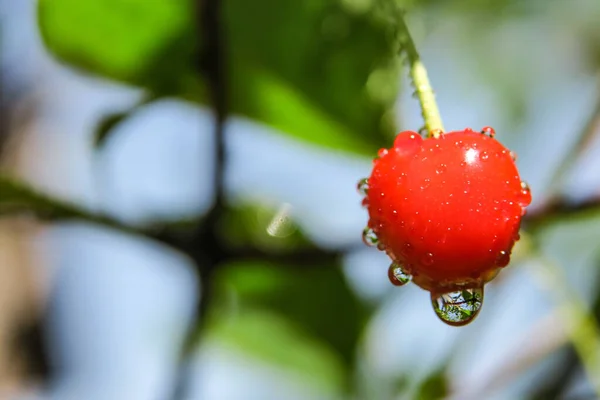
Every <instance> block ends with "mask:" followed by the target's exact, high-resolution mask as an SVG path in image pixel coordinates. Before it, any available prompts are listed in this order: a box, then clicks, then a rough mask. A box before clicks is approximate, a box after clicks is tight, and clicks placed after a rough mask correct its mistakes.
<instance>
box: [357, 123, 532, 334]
mask: <svg viewBox="0 0 600 400" xmlns="http://www.w3.org/2000/svg"><path fill="white" fill-rule="evenodd" d="M494 134H495V132H494V130H493V129H492V128H490V127H485V128H483V129H482V131H481V132H474V131H473V130H471V129H465V130H462V131H454V132H447V133H442V134H440V135H436V137H430V138H426V139H423V138H422V137H421V136H420V135H419V134H418V133H416V132H412V131H406V132H402V133H400V134H399V135H398V136H397V137H396V139H395V141H394V145H393V147H392V148H391V149H389V150H386V149H382V150H380V151H379V153H378V154H379V157H378V158H376V159H375V161H374V167H373V171H372V173H371V176H370V177H369V178H368V179H366V180H364V179H363V180H361V182H360V183H359V191H360V192H361V193H362V194H363V195H364V196H365V199H364V201H363V204H364V205H365V206H366V207H367V209H368V211H369V223H368V226H367V228H365V231H364V233H363V236H364V238H365V242H366V243H367V244H369V245H376V246H377V247H378V248H379V249H381V250H385V251H386V252H387V254H388V255H389V256H390V258H391V259H392V266H391V267H390V268H391V269H390V271H389V273H388V275H389V277H390V280H391V281H392V283H393V284H395V285H399V283H401V284H403V283H405V282H408V280H409V279H410V277H412V281H413V282H414V283H415V284H417V285H418V286H420V287H421V288H423V289H425V290H428V291H429V292H431V296H432V304H433V306H434V310H435V311H436V313H437V314H438V316H439V317H440V318H441V319H442V320H444V321H445V322H446V323H449V324H450V325H464V324H466V323H468V322H470V321H472V320H473V319H474V318H475V316H476V315H477V313H478V312H479V309H480V308H481V304H482V301H483V285H484V284H485V283H486V282H488V281H490V280H491V279H493V278H494V277H495V276H496V275H497V273H498V271H499V269H500V268H503V267H505V266H506V265H508V263H509V262H510V254H511V250H512V248H513V245H514V243H515V242H516V241H517V240H518V238H519V227H520V224H521V217H522V216H523V215H524V214H525V208H526V207H527V206H528V205H529V203H531V193H530V190H529V187H528V186H527V185H526V184H525V183H524V182H522V181H521V178H520V176H519V172H518V170H517V167H516V165H515V162H514V154H513V153H511V152H510V151H509V150H508V149H506V148H505V147H504V146H503V145H502V144H501V143H500V142H498V141H497V140H496V139H494ZM399 276H402V277H403V278H402V279H401V280H399V279H398V277H399ZM407 277H409V278H407Z"/></svg>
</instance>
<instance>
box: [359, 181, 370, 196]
mask: <svg viewBox="0 0 600 400" xmlns="http://www.w3.org/2000/svg"><path fill="white" fill-rule="evenodd" d="M356 189H357V190H358V193H360V194H361V195H363V196H366V195H367V193H369V178H362V179H361V180H360V181H358V184H357V185H356Z"/></svg>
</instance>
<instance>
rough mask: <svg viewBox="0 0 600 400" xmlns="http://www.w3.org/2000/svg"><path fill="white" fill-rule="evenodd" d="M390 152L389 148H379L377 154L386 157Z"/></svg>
mask: <svg viewBox="0 0 600 400" xmlns="http://www.w3.org/2000/svg"><path fill="white" fill-rule="evenodd" d="M387 154H388V149H379V151H377V156H378V157H379V158H382V157H385V156H387Z"/></svg>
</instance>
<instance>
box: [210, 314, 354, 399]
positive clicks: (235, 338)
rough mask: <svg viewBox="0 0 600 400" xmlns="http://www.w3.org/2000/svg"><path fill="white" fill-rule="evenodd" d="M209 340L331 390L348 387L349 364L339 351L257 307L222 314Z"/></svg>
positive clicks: (212, 329) (211, 331)
mask: <svg viewBox="0 0 600 400" xmlns="http://www.w3.org/2000/svg"><path fill="white" fill-rule="evenodd" d="M206 340H208V341H216V342H218V343H223V344H225V345H227V346H229V347H232V348H234V349H236V350H239V351H242V352H243V353H245V354H247V355H249V356H253V357H257V358H259V359H261V360H262V361H265V362H267V363H271V364H274V365H277V366H279V367H283V368H285V369H286V370H288V371H289V372H291V373H295V374H298V375H299V377H300V378H302V379H303V380H305V381H306V382H309V383H311V384H313V385H317V386H320V387H323V388H326V389H328V390H330V391H338V392H339V391H340V390H341V389H342V388H343V386H344V380H345V377H344V374H345V367H344V365H343V363H342V362H341V360H340V358H339V357H338V356H337V355H336V354H335V352H333V351H332V350H331V348H329V347H328V346H326V345H324V344H323V343H322V342H321V341H319V340H318V339H315V338H314V337H313V336H311V335H307V334H306V333H304V332H302V331H301V330H300V329H298V328H297V326H295V325H293V324H291V323H290V322H289V320H288V319H286V318H284V317H282V316H281V315H278V314H275V313H270V312H265V311H256V310H253V311H249V312H244V313H241V314H239V315H237V316H235V317H229V318H226V317H220V318H218V319H217V320H216V321H215V322H214V323H213V325H212V326H211V327H210V329H209V330H208V332H207V336H206Z"/></svg>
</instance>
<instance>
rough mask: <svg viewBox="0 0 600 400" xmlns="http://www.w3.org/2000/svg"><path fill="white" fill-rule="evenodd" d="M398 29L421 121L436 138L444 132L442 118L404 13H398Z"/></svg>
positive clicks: (429, 133)
mask: <svg viewBox="0 0 600 400" xmlns="http://www.w3.org/2000/svg"><path fill="white" fill-rule="evenodd" d="M398 28H399V32H400V43H401V46H402V47H401V51H404V52H405V54H406V56H407V59H408V67H409V69H410V76H411V78H412V82H413V85H414V87H415V93H416V95H417V97H418V99H419V103H420V104H421V111H422V114H423V119H424V120H425V129H427V132H428V135H430V136H434V137H437V136H439V133H440V132H443V131H444V125H443V124H442V118H441V116H440V112H439V110H438V106H437V103H436V101H435V93H434V92H433V88H432V87H431V83H429V77H428V76H427V70H426V69H425V65H423V62H422V61H421V58H420V57H419V52H418V51H417V48H416V46H415V43H414V42H413V39H412V37H411V36H410V32H409V30H408V26H407V25H406V22H405V21H404V13H402V12H400V14H399V16H398Z"/></svg>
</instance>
